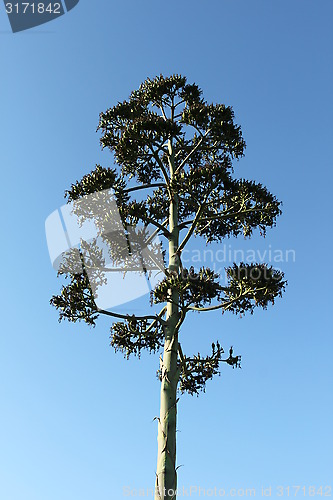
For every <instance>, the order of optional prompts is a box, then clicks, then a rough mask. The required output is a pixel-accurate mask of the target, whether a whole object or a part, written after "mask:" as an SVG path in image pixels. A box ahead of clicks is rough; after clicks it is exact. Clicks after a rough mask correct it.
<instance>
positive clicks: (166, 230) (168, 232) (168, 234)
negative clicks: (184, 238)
mask: <svg viewBox="0 0 333 500" xmlns="http://www.w3.org/2000/svg"><path fill="white" fill-rule="evenodd" d="M144 221H145V222H148V223H149V224H152V225H153V226H155V227H157V228H158V230H159V231H162V233H163V234H164V236H165V237H166V238H169V237H170V231H168V229H166V228H165V227H164V226H163V224H160V223H159V222H157V221H156V220H155V219H151V218H150V217H145V219H144Z"/></svg>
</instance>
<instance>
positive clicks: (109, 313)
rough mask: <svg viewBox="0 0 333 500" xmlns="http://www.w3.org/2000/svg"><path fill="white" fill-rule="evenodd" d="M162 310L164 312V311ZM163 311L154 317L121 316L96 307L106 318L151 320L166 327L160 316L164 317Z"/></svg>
mask: <svg viewBox="0 0 333 500" xmlns="http://www.w3.org/2000/svg"><path fill="white" fill-rule="evenodd" d="M163 309H165V308H163ZM163 309H162V311H163ZM162 311H161V312H160V313H159V314H156V315H155V316H152V315H147V316H135V314H132V315H130V314H119V313H115V312H111V311H105V310H104V309H100V308H99V307H96V312H98V313H100V314H105V316H111V317H112V318H118V319H125V320H127V321H128V320H139V321H140V320H149V319H152V320H154V321H158V322H159V323H161V325H164V323H165V321H164V320H163V319H162V318H161V317H160V316H159V315H161V316H162V315H163V314H161V313H162Z"/></svg>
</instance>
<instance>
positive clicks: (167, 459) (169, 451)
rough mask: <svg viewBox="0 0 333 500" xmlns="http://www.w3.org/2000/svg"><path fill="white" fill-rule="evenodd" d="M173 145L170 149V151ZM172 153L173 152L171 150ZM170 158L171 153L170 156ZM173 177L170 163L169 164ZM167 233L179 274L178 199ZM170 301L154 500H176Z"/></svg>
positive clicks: (175, 317)
mask: <svg viewBox="0 0 333 500" xmlns="http://www.w3.org/2000/svg"><path fill="white" fill-rule="evenodd" d="M171 148H172V146H170V149H171ZM171 152H172V149H171ZM171 157H172V154H171ZM170 174H171V175H170V177H171V178H172V176H173V162H172V163H171V165H170ZM169 230H170V233H171V237H170V239H169V272H170V273H172V272H175V273H177V274H178V272H179V259H178V255H177V254H176V251H177V249H178V245H179V230H178V199H177V196H176V195H174V197H173V199H172V201H171V203H170V213H169ZM169 298H170V299H171V301H172V302H171V301H169V302H168V304H167V317H166V326H165V330H164V331H165V342H164V353H163V359H161V378H162V381H161V405H160V418H159V421H158V436H157V441H158V455H157V471H156V485H155V500H175V498H176V488H177V471H176V420H177V385H178V370H177V356H178V354H177V352H178V331H177V323H178V321H179V308H178V300H179V297H178V294H177V292H175V291H172V290H169Z"/></svg>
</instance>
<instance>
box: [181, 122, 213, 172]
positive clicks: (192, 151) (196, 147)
mask: <svg viewBox="0 0 333 500" xmlns="http://www.w3.org/2000/svg"><path fill="white" fill-rule="evenodd" d="M209 132H210V129H207V130H206V132H205V134H203V135H202V137H201V139H200V141H199V142H198V143H197V144H196V145H195V146H194V148H192V150H191V151H190V152H189V154H188V155H187V156H186V157H185V158H184V160H183V161H182V162H181V163H180V165H179V166H178V167H177V169H176V172H175V174H177V173H178V172H179V170H181V169H182V168H183V166H184V165H185V163H186V162H187V161H188V160H189V159H190V157H191V156H192V155H193V153H194V152H195V151H196V150H197V149H198V147H199V146H200V145H201V143H202V142H203V140H204V139H205V138H206V137H207V135H208V134H209Z"/></svg>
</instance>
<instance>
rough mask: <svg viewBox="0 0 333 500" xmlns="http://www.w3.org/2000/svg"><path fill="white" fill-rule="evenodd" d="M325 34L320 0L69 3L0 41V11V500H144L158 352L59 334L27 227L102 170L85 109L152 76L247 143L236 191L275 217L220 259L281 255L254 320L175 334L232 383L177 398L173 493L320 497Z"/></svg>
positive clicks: (331, 375) (50, 288) (40, 242)
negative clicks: (276, 278) (233, 363)
mask: <svg viewBox="0 0 333 500" xmlns="http://www.w3.org/2000/svg"><path fill="white" fill-rule="evenodd" d="M332 18H333V6H332V3H331V1H328V0H322V1H321V2H317V3H315V2H314V1H309V0H302V1H301V0H293V1H292V2H291V1H288V2H287V1H286V0H279V2H270V1H268V0H265V1H258V0H253V1H249V0H234V1H232V2H231V1H230V0H212V1H210V0H209V1H206V2H202V1H199V0H191V1H189V0H184V1H182V2H176V1H174V0H171V1H168V2H156V1H153V0H150V1H148V0H141V1H140V2H139V1H134V0H131V1H129V0H122V1H121V2H114V1H111V0H98V2H92V1H88V0H80V2H79V4H78V6H77V7H75V8H74V9H73V10H72V11H71V12H69V13H68V14H66V15H64V16H62V17H61V18H59V19H58V20H56V21H52V22H50V23H49V24H46V25H43V26H40V27H38V28H35V29H32V30H29V31H26V32H22V33H17V34H13V33H11V31H10V25H9V21H8V19H7V17H6V13H5V10H4V8H3V6H2V5H0V38H1V43H0V61H1V78H0V91H1V92H0V102H1V106H0V124H1V147H0V166H1V181H2V182H1V184H2V196H1V201H2V205H3V214H4V217H3V218H2V232H3V238H2V245H1V263H2V287H1V303H2V304H3V310H2V327H1V336H0V401H1V403H0V404H1V406H0V499H3V500H76V499H80V500H93V499H94V500H95V499H97V500H116V499H117V500H118V499H120V498H123V488H124V487H126V486H129V487H131V488H133V489H134V488H135V489H136V490H137V491H138V490H139V489H140V488H145V489H146V488H153V486H154V477H155V476H154V474H155V467H156V457H157V440H156V438H157V423H156V421H154V422H153V418H154V416H155V415H158V413H159V382H158V380H157V378H156V370H157V368H158V355H154V356H149V355H146V354H144V355H143V356H142V358H141V360H138V359H135V358H133V359H130V360H129V361H126V360H125V359H124V358H123V357H122V355H121V354H120V353H117V354H116V353H114V352H113V350H112V348H111V347H109V326H110V323H109V322H108V321H107V319H105V318H101V319H100V321H99V322H98V325H97V326H96V328H95V329H90V328H89V327H88V326H86V325H85V324H68V323H61V324H59V323H58V321H57V318H58V316H57V312H56V310H54V309H52V308H51V307H50V305H49V299H50V297H51V295H52V294H55V293H58V291H59V290H60V284H61V283H60V281H59V280H58V279H57V277H56V273H55V272H54V270H53V268H52V266H51V263H50V259H49V255H48V250H47V244H46V239H45V230H44V223H45V219H46V218H47V216H48V215H49V214H50V213H51V212H53V211H54V210H56V209H57V208H59V207H60V206H61V205H63V203H64V191H65V189H67V188H69V187H70V185H71V183H73V182H75V181H76V179H79V178H81V177H82V176H83V175H84V174H86V173H87V172H89V171H91V170H92V169H93V168H94V166H95V164H96V163H101V164H103V165H104V166H112V165H113V163H112V157H111V156H110V153H109V152H108V151H106V150H105V151H104V152H103V151H101V148H100V145H99V135H98V134H96V127H97V125H98V118H99V113H100V112H101V111H105V110H106V109H107V108H109V107H111V106H113V105H114V104H116V103H117V102H118V101H122V100H124V99H126V98H127V97H128V95H129V93H130V92H131V90H133V89H135V88H137V87H138V86H139V84H140V83H141V82H142V81H143V80H145V79H146V78H147V77H148V76H149V77H154V76H156V75H159V74H160V73H163V74H164V75H169V74H173V73H180V74H183V75H185V76H187V78H188V81H189V82H190V83H191V82H196V83H197V84H198V85H199V86H200V87H201V88H202V89H203V92H204V96H205V98H206V99H207V101H210V102H223V103H225V104H227V105H231V106H233V109H234V112H235V121H236V123H238V124H239V125H241V127H242V131H243V135H244V138H245V140H246V143H247V149H246V152H245V157H244V158H243V159H241V160H240V161H239V162H236V164H235V176H237V177H245V178H248V179H253V180H256V181H258V182H262V183H263V184H264V185H266V186H267V188H268V189H269V190H270V191H271V192H273V193H274V194H275V195H276V196H277V198H278V199H281V200H282V201H283V215H282V216H281V217H280V218H279V219H278V222H277V227H276V228H274V229H272V230H269V231H268V232H267V236H266V238H265V239H262V238H261V237H260V236H259V235H257V234H256V235H255V236H254V237H253V238H252V239H251V240H247V241H244V240H243V239H242V238H240V239H237V240H227V241H226V242H225V245H226V248H227V249H228V248H229V245H230V248H231V249H232V250H243V251H244V252H245V251H250V250H253V251H255V252H258V251H260V252H264V251H265V250H266V251H267V252H268V250H269V249H271V251H272V252H274V251H275V250H279V251H281V252H282V254H283V255H284V262H280V263H278V264H277V263H274V262H273V261H272V262H271V263H272V264H273V265H275V267H280V268H281V269H282V270H283V271H284V272H285V275H286V278H287V280H288V287H287V291H286V293H285V294H284V297H283V299H282V300H277V301H276V304H275V305H274V307H272V308H269V309H268V310H267V311H256V312H255V314H254V315H253V316H245V317H244V318H241V319H239V318H238V317H236V316H233V315H232V314H227V313H226V314H224V315H223V317H222V316H221V313H218V312H216V313H209V314H208V313H205V314H204V313H203V314H201V315H197V314H194V315H193V316H191V317H190V318H189V319H188V320H187V321H186V323H185V324H184V325H183V330H182V333H181V335H182V338H183V341H182V343H183V346H184V349H185V350H186V352H187V353H188V354H190V353H197V352H198V351H200V352H201V353H202V354H206V353H207V354H208V353H209V350H210V345H211V343H212V342H213V341H215V340H216V339H219V341H220V343H221V344H222V346H224V348H225V350H226V351H227V349H228V348H229V347H230V345H233V346H234V349H235V352H237V354H241V355H242V370H232V369H230V367H228V366H223V367H222V373H221V377H216V378H215V379H214V380H213V381H209V382H208V383H207V391H206V393H205V394H201V395H200V396H199V398H196V397H191V396H188V395H184V396H182V398H181V400H180V403H179V408H178V429H179V433H178V459H177V463H178V465H182V467H180V469H179V474H178V482H179V487H180V488H182V487H183V486H184V487H187V488H189V487H190V486H191V485H192V486H197V487H198V488H199V487H201V488H202V489H206V490H208V489H209V488H214V487H215V486H216V487H217V489H219V488H224V489H225V490H226V492H229V493H230V489H231V488H234V489H236V490H238V489H240V488H243V489H244V490H245V489H247V488H255V489H256V493H257V494H256V496H257V497H258V496H261V487H262V486H263V487H265V488H268V487H270V486H271V487H272V491H271V498H278V486H284V487H287V486H288V485H289V486H290V488H292V486H293V485H299V486H301V487H303V486H304V487H305V489H306V490H305V491H306V494H305V496H309V495H308V488H309V487H310V486H315V487H316V491H317V490H318V488H319V487H320V486H323V488H324V487H325V486H328V485H332V483H333V481H332V479H333V477H332V470H333V462H332V447H333V431H332V419H333V399H332V385H333V384H332V382H333V365H332V354H333V342H332V312H331V311H332V299H333V297H332V278H331V274H332V270H331V248H332V206H331V200H332V181H333V176H332V154H331V144H332V132H333V127H332V112H333V98H332V90H331V89H332V81H333V78H332V77H333V65H332V48H333V34H332V29H331V28H332ZM191 245H192V247H191V248H193V249H194V248H198V249H200V250H201V251H203V248H204V247H203V245H202V244H201V243H200V242H199V241H196V240H194V242H193V243H192V244H191ZM196 245H197V246H196ZM213 248H214V251H215V252H216V251H217V250H221V249H222V248H223V246H221V245H220V246H218V245H215V246H214V247H213ZM288 250H292V251H293V252H294V253H290V254H289V256H291V255H294V256H295V258H292V257H289V259H288V261H286V260H287V259H286V251H288ZM207 258H208V259H209V257H207ZM209 265H211V262H209ZM221 266H222V267H223V266H224V263H223V262H221ZM145 301H147V309H149V306H148V300H147V298H143V299H140V301H138V302H136V303H135V304H131V307H132V306H133V308H137V309H139V308H142V307H143V306H144V304H145ZM122 310H123V311H127V309H126V308H123V309H122ZM131 310H133V309H131ZM129 312H131V311H129ZM291 491H292V490H291ZM325 491H326V492H327V491H328V490H323V493H324V492H325ZM331 494H332V495H333V493H332V492H331ZM286 495H287V493H286V491H285V492H284V497H285V496H286ZM290 495H291V496H292V493H290ZM202 496H203V494H202ZM229 496H230V494H229ZM236 496H237V495H236ZM300 496H301V497H304V493H303V492H301V491H300V492H299V493H298V495H297V497H300ZM317 496H319V495H317ZM192 497H193V498H197V497H198V495H197V496H195V495H194V494H192Z"/></svg>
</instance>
